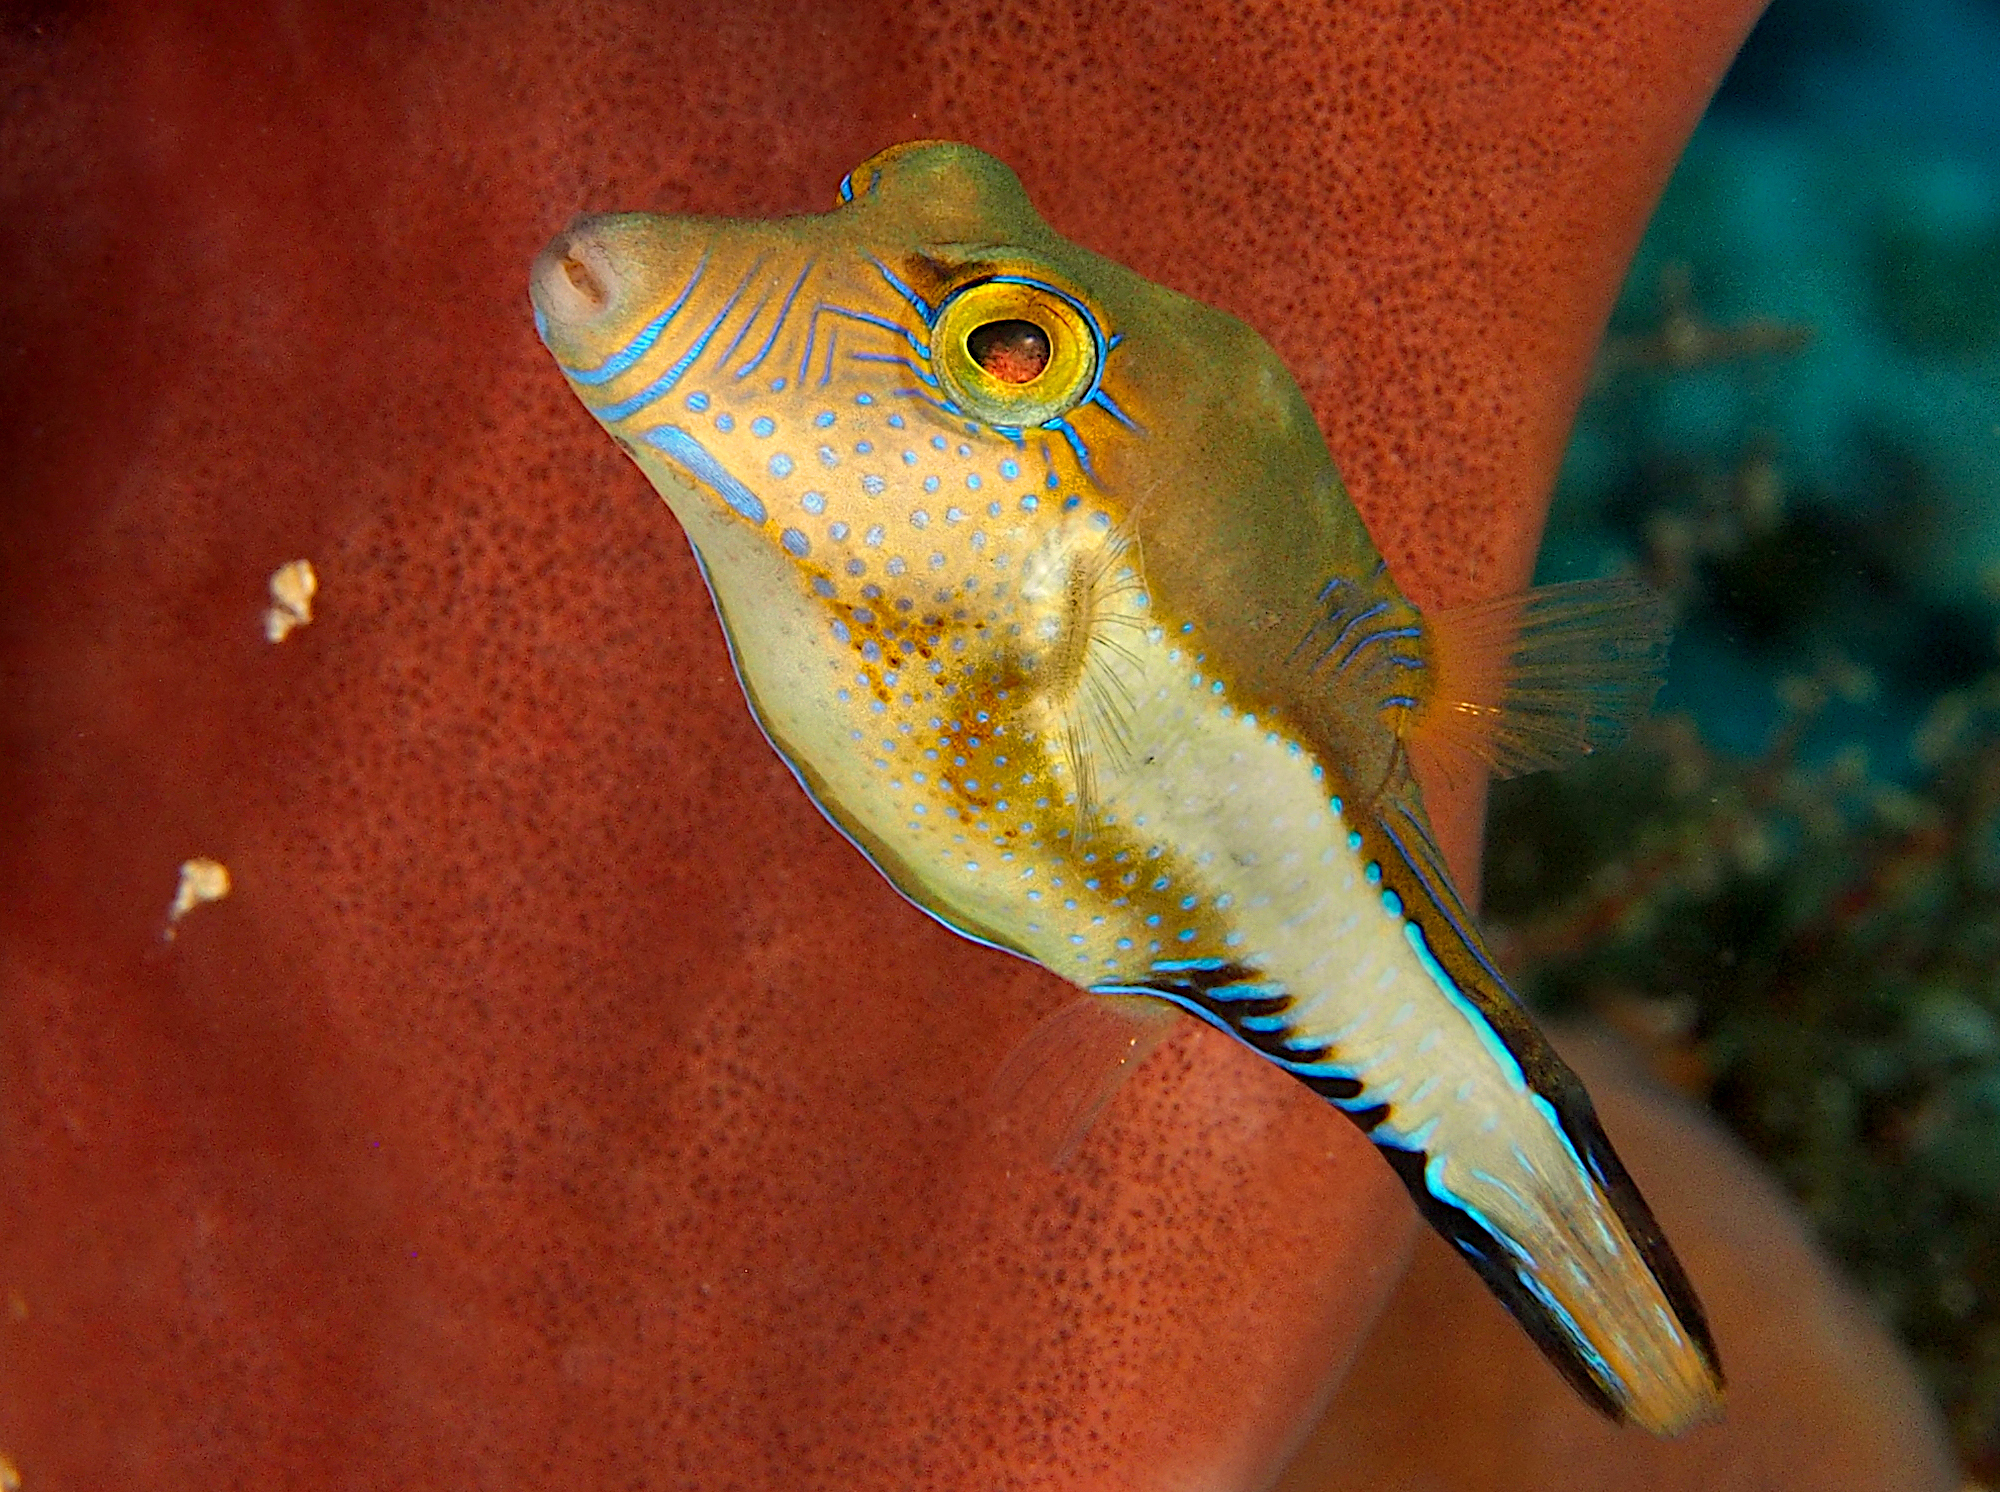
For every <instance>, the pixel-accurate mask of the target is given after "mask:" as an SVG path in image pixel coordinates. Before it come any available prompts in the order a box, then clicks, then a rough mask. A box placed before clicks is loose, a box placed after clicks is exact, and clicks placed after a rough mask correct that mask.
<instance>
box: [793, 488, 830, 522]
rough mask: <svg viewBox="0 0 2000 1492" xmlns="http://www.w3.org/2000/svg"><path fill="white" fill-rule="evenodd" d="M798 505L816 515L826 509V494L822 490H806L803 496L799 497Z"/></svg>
mask: <svg viewBox="0 0 2000 1492" xmlns="http://www.w3.org/2000/svg"><path fill="white" fill-rule="evenodd" d="M799 506H800V507H802V508H804V509H805V510H806V511H807V512H808V513H811V514H813V515H814V516H815V517H817V516H818V515H819V514H821V513H824V512H825V511H826V494H825V493H824V492H808V493H807V494H806V495H805V496H804V497H802V498H800V499H799Z"/></svg>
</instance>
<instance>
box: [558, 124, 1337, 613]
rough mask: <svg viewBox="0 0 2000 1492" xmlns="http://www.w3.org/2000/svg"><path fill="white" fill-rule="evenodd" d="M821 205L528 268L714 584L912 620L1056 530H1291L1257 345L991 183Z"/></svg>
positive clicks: (1308, 440)
mask: <svg viewBox="0 0 2000 1492" xmlns="http://www.w3.org/2000/svg"><path fill="white" fill-rule="evenodd" d="M839 195H840V198H841V201H840V203H839V205H838V206H837V207H836V208H835V209H834V210H833V211H832V212H829V213H825V214H819V215H810V216H800V217H792V218H781V219H772V220H764V221H757V220H730V219H715V218H698V217H672V216H657V215H652V214H644V213H625V214H616V215H606V216H596V217H585V218H580V219H578V220H577V221H576V222H575V223H573V224H572V225H571V226H570V228H569V229H568V230H566V231H565V232H563V233H561V234H559V235H557V237H556V238H555V240H554V241H553V242H551V243H550V244H549V246H548V247H547V248H546V249H544V250H543V252H542V254H541V255H540V256H539V258H538V259H537V260H536V262H535V267H534V271H533V275H532V280H531V287H532V288H531V294H532V299H533V302H534V307H535V321H536V326H537V329H538V330H539V332H540V334H541V336H542V339H543V341H544V342H545V344H546V345H547V346H548V348H549V350H550V352H551V353H552V354H553V355H554V356H555V358H556V361H557V362H558V363H559V364H560V365H561V367H562V369H563V372H564V374H565V375H566V377H567V378H568V380H569V382H570V385H571V387H572V388H573V390H574V391H575V392H576V393H577V395H578V396H579V398H581V399H582V401H583V403H584V404H585V406H586V407H587V408H588V409H589V410H590V412H591V413H592V415H593V416H594V417H595V418H596V419H597V420H598V421H599V422H600V423H601V424H603V425H604V427H605V428H606V429H607V430H608V431H609V432H610V434H611V435H612V436H613V437H614V438H615V439H616V440H617V441H618V442H619V444H620V445H621V447H623V448H624V449H625V450H627V451H628V452H629V453H630V454H631V455H632V457H633V459H634V460H635V461H637V462H638V464H639V465H640V466H641V467H642V468H643V469H644V470H645V472H646V474H647V476H648V477H650V478H651V479H652V480H653V482H654V484H655V486H656V487H657V488H658V489H659V490H660V492H661V493H662V495H663V496H665V498H666V499H667V501H668V502H669V504H670V505H671V506H672V507H673V508H674V511H675V512H676V514H677V515H678V516H679V517H680V519H681V520H682V523H683V525H684V526H685V527H686V528H687V530H688V533H689V535H690V537H691V538H692V539H693V540H694V541H695V544H696V547H697V549H698V550H700V551H701V552H702V554H703V555H704V557H705V559H707V560H708V561H709V563H710V566H711V579H712V580H713V578H714V574H713V571H714V566H715V565H716V564H717V562H718V561H719V560H720V559H721V558H722V554H721V553H720V552H712V551H715V550H716V547H717V546H720V548H721V550H726V551H727V554H728V557H729V560H730V562H731V563H732V564H733V563H734V562H735V561H737V560H739V559H748V558H750V556H751V555H752V553H753V552H756V551H761V554H762V558H761V560H760V561H759V562H758V563H757V564H756V565H755V566H754V568H756V569H757V570H758V572H759V574H760V577H761V582H764V583H768V582H775V581H776V580H777V579H778V578H779V576H780V575H788V576H789V577H790V583H791V584H792V585H793V586H795V587H803V588H804V589H805V591H806V592H807V593H812V594H817V595H818V598H819V599H820V600H822V601H824V600H828V599H831V598H830V597H827V596H826V595H825V594H824V592H825V591H826V590H827V589H828V588H829V587H831V588H833V589H834V590H836V591H838V592H839V593H841V594H842V595H847V594H850V593H852V594H853V595H854V596H856V597H857V598H858V596H859V593H860V591H861V589H862V588H863V586H864V585H872V586H873V587H874V588H876V589H878V590H880V591H881V592H883V594H885V595H886V594H887V593H888V592H890V591H892V590H893V591H897V592H898V593H900V594H901V595H902V596H903V598H905V599H909V600H911V602H912V606H913V607H914V606H915V605H916V604H917V600H918V598H919V597H920V596H921V597H927V598H934V597H936V596H937V595H938V593H939V592H940V591H945V590H951V591H954V592H959V593H963V592H964V588H965V586H966V584H967V582H968V581H975V580H992V579H997V578H1000V576H1001V572H1003V571H1005V570H1007V569H1008V568H1009V567H1010V565H1012V566H1015V567H1018V565H1019V563H1020V562H1021V558H1022V555H1023V554H1024V553H1025V552H1026V551H1027V550H1029V549H1031V548H1033V547H1034V546H1035V545H1036V544H1037V543H1040V542H1044V541H1046V540H1047V539H1048V537H1049V535H1050V533H1051V532H1052V531H1054V530H1056V529H1060V528H1066V527H1079V528H1085V529H1087V527H1088V526H1089V525H1091V524H1093V523H1094V524H1095V525H1096V527H1097V528H1098V529H1099V530H1104V529H1107V528H1109V527H1112V526H1116V525H1123V526H1125V527H1126V529H1127V530H1128V531H1129V530H1130V529H1131V527H1132V521H1133V519H1134V515H1135V514H1136V513H1138V512H1139V511H1141V510H1144V509H1152V510H1158V512H1159V517H1160V518H1161V519H1162V520H1166V521H1169V522H1171V521H1173V520H1174V519H1175V517H1176V515H1177V517H1178V520H1180V521H1183V522H1188V523H1194V522H1199V521H1201V513H1202V510H1204V509H1205V508H1207V507H1209V506H1212V505H1213V503H1214V501H1215V497H1214V495H1215V494H1218V493H1229V494H1244V493H1246V492H1252V491H1255V490H1259V489H1269V490H1273V491H1275V490H1278V489H1283V492H1284V497H1285V499H1286V505H1287V506H1289V507H1291V508H1293V509H1297V508H1300V507H1302V506H1304V505H1303V504H1301V503H1300V502H1299V501H1298V499H1299V497H1300V496H1301V479H1300V476H1299V471H1300V469H1301V468H1311V470H1310V471H1309V472H1308V474H1307V476H1306V477H1305V479H1304V480H1305V482H1306V484H1307V485H1311V483H1313V482H1314V481H1316V482H1317V483H1318V484H1319V485H1321V486H1324V485H1326V483H1327V482H1328V481H1329V480H1330V479H1331V465H1330V462H1328V460H1327V458H1326V456H1325V451H1324V444H1323V442H1322V441H1321V439H1320V436H1319V433H1318V430H1317V429H1316V427H1315V426H1314V424H1313V421H1312V418H1311V415H1310V412H1309V411H1308V410H1307V409H1306V407H1305V404H1304V401H1303V399H1301V398H1300V397H1299V395H1298V392H1297V389H1296V386H1295V385H1294V384H1293V383H1292V380H1291V379H1290V377H1289V375H1288V374H1286V373H1285V371H1284V369H1283V367H1282V365H1281V364H1279V362H1278V360H1277V359H1276V357H1275V356H1274V355H1273V354H1271V352H1270V350H1269V349H1268V348H1267V347H1266V346H1265V345H1264V344H1263V342H1262V340H1261V339H1260V338H1258V337H1257V336H1256V335H1255V334H1254V333H1252V332H1250V331H1249V329H1248V328H1247V327H1245V326H1243V325H1242V324H1241V323H1240V322H1238V321H1236V320H1235V319H1234V318H1233V317H1229V316H1227V315H1225V314H1223V313H1221V312H1218V311H1214V310H1211V309H1210V308H1208V307H1205V306H1202V305H1200V304H1199V303H1197V302H1195V301H1192V300H1190V299H1187V298H1186V297H1183V296H1180V295H1177V294H1175V293H1174V292H1173V291H1171V290H1168V289H1165V288H1164V287H1161V286H1158V285H1154V284H1152V283H1150V282H1148V281H1147V280H1145V279H1143V278H1141V277H1140V276H1138V275H1137V274H1134V273H1133V272H1131V271H1130V270H1127V269H1125V268H1124V267H1122V266H1120V265H1118V264H1115V263H1113V262H1112V261H1110V260H1107V259H1104V258H1102V257H1100V256H1098V255H1096V254H1093V253H1091V252H1089V251H1088V250H1085V249H1082V248H1080V247H1078V246H1077V245H1075V244H1072V243H1070V242H1068V241H1067V240H1066V239H1064V238H1062V237H1061V236H1060V235H1058V234H1057V233H1055V232H1054V231H1053V230H1052V229H1051V228H1050V227H1049V226H1048V225H1047V224H1046V223H1045V222H1043V220H1042V219H1041V217H1040V216H1039V215H1038V214H1037V213H1036V212H1035V210H1034V208H1033V207H1032V206H1031V205H1030V203H1029V201H1028V198H1027V195H1026V193H1025V192H1024V191H1023V189H1022V187H1021V183H1020V181H1019V180H1018V178H1016V176H1015V175H1014V173H1013V172H1012V171H1011V170H1009V169H1008V168H1007V167H1006V166H1005V165H1003V164H1002V163H1001V162H999V161H997V160H995V159H993V158H992V157H990V156H988V155H985V154H983V153H982V152H980V151H978V150H975V149H972V148H971V147H969V146H964V145H954V144H949V143H943V142H935V141H931V142H920V143H917V144H910V145H901V146H896V147H894V148H892V149H890V150H887V151H884V152H883V153H881V154H879V155H877V156H875V157H873V158H872V159H870V160H869V161H866V162H864V163H863V164H862V165H860V166H858V167H856V168H855V169H854V171H853V172H851V173H850V174H849V176H848V177H847V178H846V179H845V180H844V181H843V182H842V183H841V186H840V191H839ZM1273 468H1277V469H1278V477H1279V479H1278V480H1275V481H1274V480H1273ZM1189 494H1192V495H1193V500H1192V501H1188V500H1185V499H1186V497H1187V496H1188V495H1189ZM1239 506H1240V504H1239ZM1149 516H1151V515H1150V514H1149ZM1219 516H1220V517H1221V519H1222V520H1223V522H1224V523H1225V524H1228V522H1229V520H1230V515H1228V514H1222V515H1219ZM1253 517H1254V515H1253V516H1252V517H1246V516H1244V515H1241V514H1239V515H1237V516H1236V525H1237V526H1239V527H1245V528H1249V527H1251V526H1252V525H1253ZM1203 537H1204V539H1206V538H1209V537H1219V538H1221V539H1224V540H1226V539H1227V537H1228V535H1227V534H1226V533H1225V534H1221V535H1213V534H1208V535H1204V536H1203ZM1017 573H1018V570H1017ZM864 577H865V579H864ZM898 580H901V581H904V582H905V583H904V584H902V585H891V584H890V582H891V581H898ZM854 581H860V582H862V584H859V585H856V584H850V582H854ZM930 604H932V605H937V604H942V603H941V602H937V601H932V602H931V603H930Z"/></svg>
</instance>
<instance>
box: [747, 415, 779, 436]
mask: <svg viewBox="0 0 2000 1492" xmlns="http://www.w3.org/2000/svg"><path fill="white" fill-rule="evenodd" d="M777 428H778V422H777V421H776V420H774V419H772V418H771V417H770V416H769V415H768V414H760V415H758V416H757V418H756V419H754V420H752V421H751V422H750V433H751V434H752V435H771V434H775V433H776V431H777Z"/></svg>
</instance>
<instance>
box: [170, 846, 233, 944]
mask: <svg viewBox="0 0 2000 1492" xmlns="http://www.w3.org/2000/svg"><path fill="white" fill-rule="evenodd" d="M228 894H229V867H228V866H226V865H224V864H223V863H222V862H221V861H220V860H210V859H208V858H206V857H205V856H196V857H195V858H194V859H192V860H183V861H181V883H180V885H179V886H177V887H175V888H174V904H173V905H172V906H170V907H168V908H167V929H166V931H165V932H163V933H162V934H161V935H160V936H161V937H163V938H165V939H166V940H167V941H168V942H169V943H171V942H172V941H173V940H174V927H175V924H176V923H178V922H179V921H180V920H181V918H183V917H185V916H187V914H188V913H189V912H192V911H193V910H194V909H195V908H196V907H198V906H201V905H202V904H203V903H204V902H211V901H221V900H222V898H223V897H225V896H227V895H228Z"/></svg>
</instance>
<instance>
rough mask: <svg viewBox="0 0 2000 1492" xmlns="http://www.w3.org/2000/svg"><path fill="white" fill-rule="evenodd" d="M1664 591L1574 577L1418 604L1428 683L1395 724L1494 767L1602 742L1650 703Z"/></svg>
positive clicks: (1508, 772) (1540, 766)
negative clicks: (1460, 602) (1495, 596)
mask: <svg viewBox="0 0 2000 1492" xmlns="http://www.w3.org/2000/svg"><path fill="white" fill-rule="evenodd" d="M1669 622H1670V617H1669V612H1668V606H1667V601H1666V598H1665V597H1663V596H1661V595H1660V594H1659V593H1658V592H1656V591H1653V590H1651V589H1649V588H1648V587H1646V586H1644V585H1641V584H1640V583H1639V582H1638V581H1636V580H1626V579H1611V580H1578V581H1571V582H1568V583H1566V584H1563V585H1547V586H1538V587H1536V588H1535V589H1534V590H1531V591H1526V592H1523V593H1522V594H1520V595H1517V596H1505V597H1502V598H1501V599H1500V600H1497V601H1481V602H1477V603H1475V604H1473V605H1470V606H1459V607H1454V608H1452V609H1450V610H1448V611H1431V612H1425V613H1424V639H1425V646H1426V652H1427V659H1428V662H1429V664H1430V671H1431V689H1430V695H1429V698H1428V699H1427V700H1426V701H1425V704H1424V708H1423V709H1422V711H1421V712H1419V713H1417V714H1415V715H1413V716H1412V718H1410V719H1409V721H1408V722H1407V723H1406V725H1405V726H1404V729H1403V735H1404V738H1405V740H1406V741H1407V742H1408V743H1409V744H1410V745H1411V747H1412V748H1414V749H1416V750H1417V751H1418V752H1419V754H1421V755H1425V756H1429V757H1431V758H1433V759H1434V760H1436V759H1443V760H1442V761H1441V762H1440V764H1441V765H1444V767H1445V775H1447V776H1452V775H1455V774H1453V773H1452V772H1451V771H1450V769H1449V765H1448V762H1449V759H1451V758H1458V759H1459V760H1460V761H1464V760H1465V759H1468V758H1469V759H1471V760H1473V761H1477V762H1480V763H1483V764H1484V765H1485V766H1487V767H1489V768H1491V769H1492V771H1493V773H1494V775H1495V776H1498V777H1518V776H1521V775H1522V774H1523V773H1527V772H1540V771H1544V770H1546V769H1547V768H1550V767H1556V766H1560V765H1562V764H1563V763H1564V762H1568V761H1573V760H1575V759H1576V758H1577V757H1580V756H1588V755H1590V754H1591V753H1592V752H1594V751H1599V750H1602V749H1603V748H1604V747H1606V746H1609V745H1612V744H1613V743H1615V742H1616V741H1618V740H1619V739H1620V738H1622V737H1623V736H1624V735H1625V733H1626V731H1628V730H1629V729H1630V728H1631V727H1632V725H1633V723H1634V722H1635V721H1637V720H1638V719H1639V718H1640V717H1641V716H1643V715H1644V714H1645V713H1646V711H1647V710H1649V709H1650V708H1651V707H1652V703H1653V696H1654V695H1655V694H1657V693H1658V692H1659V688H1660V681H1661V677H1662V675H1663V673H1664V670H1665V668H1666V661H1667V639H1668V631H1669Z"/></svg>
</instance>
